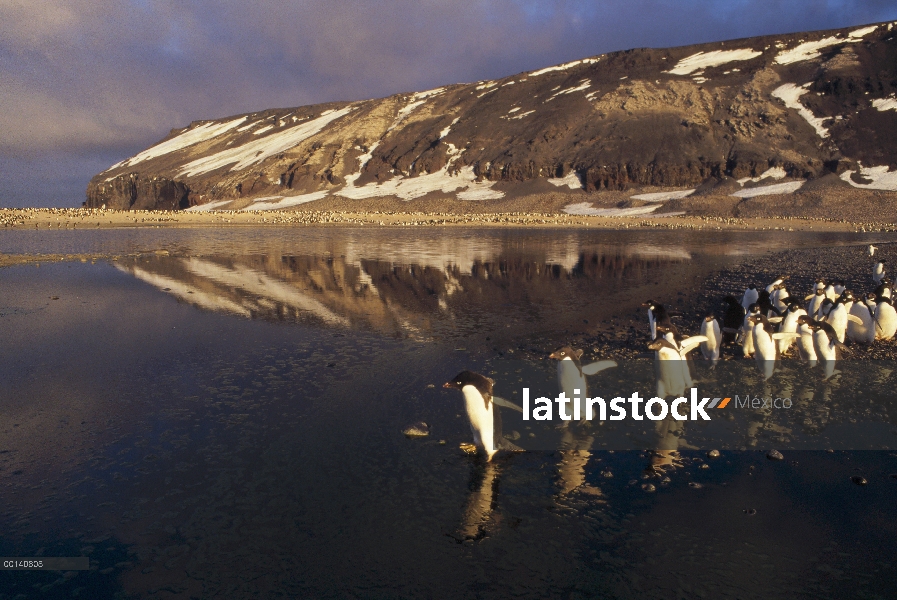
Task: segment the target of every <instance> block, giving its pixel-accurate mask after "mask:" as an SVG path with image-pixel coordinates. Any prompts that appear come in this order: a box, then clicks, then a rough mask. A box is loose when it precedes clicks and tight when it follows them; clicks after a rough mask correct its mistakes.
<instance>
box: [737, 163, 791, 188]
mask: <svg viewBox="0 0 897 600" xmlns="http://www.w3.org/2000/svg"><path fill="white" fill-rule="evenodd" d="M787 175H788V174H787V173H785V169H783V168H782V167H773V168H771V169H766V170H765V171H763V172H762V173H760V176H759V177H742V178H741V179H739V180H738V183H740V184H741V185H744V184H746V183H747V182H748V181H752V182H754V183H757V182H758V181H762V180H764V179H766V178H767V177H769V178H771V179H785V177H787Z"/></svg>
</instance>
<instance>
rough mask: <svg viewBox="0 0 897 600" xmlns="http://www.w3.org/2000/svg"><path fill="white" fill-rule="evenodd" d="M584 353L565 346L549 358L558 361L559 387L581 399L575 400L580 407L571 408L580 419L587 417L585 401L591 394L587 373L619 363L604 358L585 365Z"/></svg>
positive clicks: (599, 370) (593, 372)
mask: <svg viewBox="0 0 897 600" xmlns="http://www.w3.org/2000/svg"><path fill="white" fill-rule="evenodd" d="M582 354H583V351H582V350H574V349H573V348H571V347H570V346H564V347H563V348H561V349H560V350H555V351H554V352H552V353H551V354H550V355H549V356H548V358H553V359H555V360H556V361H558V387H559V388H560V390H561V391H562V392H564V394H565V395H566V396H567V398H571V399H575V398H578V399H579V400H578V401H576V400H573V401H574V402H577V404H578V405H579V407H578V409H571V411H570V412H571V414H578V415H579V418H580V420H584V419H585V418H586V411H585V406H584V403H585V399H586V398H588V394H589V391H588V383H587V382H586V375H594V374H596V373H600V372H601V371H603V370H605V369H609V368H611V367H616V366H617V363H615V362H614V361H612V360H602V361H599V362H593V363H590V364H588V365H583V364H582V363H581V362H580V360H581V359H582ZM567 424H568V421H563V425H567Z"/></svg>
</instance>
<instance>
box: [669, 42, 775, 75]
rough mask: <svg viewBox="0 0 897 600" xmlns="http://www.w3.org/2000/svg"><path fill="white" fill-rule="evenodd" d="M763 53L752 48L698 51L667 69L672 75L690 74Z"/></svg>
mask: <svg viewBox="0 0 897 600" xmlns="http://www.w3.org/2000/svg"><path fill="white" fill-rule="evenodd" d="M761 54H763V53H762V52H759V51H757V50H752V49H751V48H742V49H739V50H713V51H712V52H698V53H697V54H692V55H691V56H688V57H686V58H683V59H682V60H680V61H679V62H678V63H676V66H675V67H673V68H672V69H670V70H669V71H666V72H667V73H670V74H672V75H690V74H691V73H694V72H695V71H700V70H701V69H706V68H708V67H718V66H719V65H724V64H726V63H730V62H734V61H737V60H751V59H752V58H756V57H758V56H760V55H761Z"/></svg>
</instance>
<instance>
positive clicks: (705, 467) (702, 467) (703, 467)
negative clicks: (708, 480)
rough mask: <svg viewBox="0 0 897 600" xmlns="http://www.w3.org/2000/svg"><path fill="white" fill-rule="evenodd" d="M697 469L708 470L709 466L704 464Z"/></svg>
mask: <svg viewBox="0 0 897 600" xmlns="http://www.w3.org/2000/svg"><path fill="white" fill-rule="evenodd" d="M698 468H699V469H709V468H710V465H708V464H707V463H704V464H703V465H701V466H700V467H698Z"/></svg>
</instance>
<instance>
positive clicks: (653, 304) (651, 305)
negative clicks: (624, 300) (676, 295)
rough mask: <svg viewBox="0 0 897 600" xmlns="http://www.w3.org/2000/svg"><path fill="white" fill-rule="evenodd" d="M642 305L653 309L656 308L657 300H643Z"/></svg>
mask: <svg viewBox="0 0 897 600" xmlns="http://www.w3.org/2000/svg"><path fill="white" fill-rule="evenodd" d="M642 306H645V307H647V308H648V309H649V310H654V309H655V308H657V302H654V300H645V301H644V302H642Z"/></svg>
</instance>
